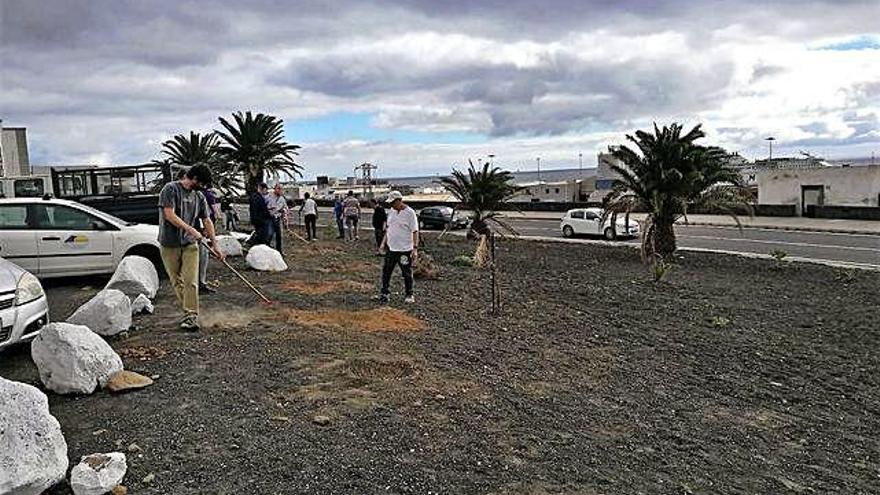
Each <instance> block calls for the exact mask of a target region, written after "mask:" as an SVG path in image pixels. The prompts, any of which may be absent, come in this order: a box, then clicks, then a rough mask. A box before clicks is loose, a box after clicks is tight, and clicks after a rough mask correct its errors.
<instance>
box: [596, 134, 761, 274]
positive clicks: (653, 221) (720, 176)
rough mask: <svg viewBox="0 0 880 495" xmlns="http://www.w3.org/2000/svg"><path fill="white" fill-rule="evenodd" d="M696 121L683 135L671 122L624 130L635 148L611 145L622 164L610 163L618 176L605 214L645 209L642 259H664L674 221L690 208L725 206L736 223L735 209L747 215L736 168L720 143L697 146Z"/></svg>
mask: <svg viewBox="0 0 880 495" xmlns="http://www.w3.org/2000/svg"><path fill="white" fill-rule="evenodd" d="M703 137H705V133H704V132H703V131H702V129H700V125H697V126H695V127H694V128H693V129H691V130H690V132H687V133H686V134H684V135H682V126H681V125H680V124H677V123H673V124H672V125H671V126H669V127H666V126H663V128H662V129H660V128H658V127H657V124H654V133H653V134H651V133H649V132H645V131H636V133H635V136H632V135H627V136H626V138H627V140H628V141H630V142H632V143H633V144H635V146H636V148H637V149H638V152H637V151H636V150H634V149H631V148H629V147H627V146H617V147H612V148H611V150H610V151H611V154H612V155H613V156H614V157H615V158H617V159H618V160H620V162H621V163H622V165H616V164H613V165H611V169H612V170H613V171H614V172H616V173H617V174H619V175H620V179H618V180H616V181H615V184H614V186H613V187H612V190H611V192H610V193H609V194H608V196H606V198H605V201H604V203H605V215H606V216H607V215H616V214H617V213H619V212H626V213H627V214H628V213H629V212H631V211H633V210H636V209H639V210H642V211H647V212H648V217H647V219H646V220H645V225H644V226H643V228H642V256H643V257H644V259H645V260H646V261H655V262H656V261H657V258H658V257H659V258H660V259H661V260H662V259H669V258H670V257H671V255H672V254H673V253H674V252H675V249H676V239H675V230H674V227H673V226H674V224H675V222H676V221H678V220H679V219H680V218H682V217H685V219H686V218H687V212H688V209H689V208H690V207H698V208H712V209H715V210H721V211H724V212H726V213H728V214H730V215H731V216H733V218H734V219H735V220H736V222H737V224H739V219H738V217H737V215H736V214H737V212H738V211H742V209H743V208H745V209H746V211H747V212H749V214H751V206H750V204H749V195H748V191H747V189H746V187H745V186H744V184H743V182H742V178H741V177H740V174H739V172H737V171H736V170H735V169H733V168H731V167H730V166H728V164H727V160H726V158H727V156H728V154H727V153H726V152H725V151H724V150H723V149H721V148H718V147H714V146H702V145H699V144H696V141H697V140H698V139H700V138H703Z"/></svg>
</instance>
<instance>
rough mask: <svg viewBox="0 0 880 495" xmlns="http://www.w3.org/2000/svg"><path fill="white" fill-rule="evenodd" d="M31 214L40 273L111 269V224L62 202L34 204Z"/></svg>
mask: <svg viewBox="0 0 880 495" xmlns="http://www.w3.org/2000/svg"><path fill="white" fill-rule="evenodd" d="M31 208H32V213H31V214H32V217H33V221H34V227H35V232H36V242H37V248H38V251H39V254H40V275H41V276H56V277H57V276H68V275H85V274H93V273H111V272H112V271H113V268H114V266H113V231H112V229H114V228H115V227H113V226H111V225H109V224H107V223H106V222H104V221H103V220H101V219H100V218H98V217H96V216H94V215H92V214H91V213H88V212H86V211H83V210H80V209H78V208H74V207H72V206H68V205H64V204H53V203H40V204H34V205H32V206H31Z"/></svg>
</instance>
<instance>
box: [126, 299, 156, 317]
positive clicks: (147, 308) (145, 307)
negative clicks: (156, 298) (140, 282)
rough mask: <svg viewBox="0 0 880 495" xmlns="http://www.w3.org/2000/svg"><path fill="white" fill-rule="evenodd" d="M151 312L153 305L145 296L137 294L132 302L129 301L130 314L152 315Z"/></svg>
mask: <svg viewBox="0 0 880 495" xmlns="http://www.w3.org/2000/svg"><path fill="white" fill-rule="evenodd" d="M153 310H154V309H153V303H152V302H151V301H150V298H149V297H147V295H146V294H139V295H138V296H137V297H136V298H134V300H133V301H131V314H133V315H137V314H140V313H150V314H152V313H153Z"/></svg>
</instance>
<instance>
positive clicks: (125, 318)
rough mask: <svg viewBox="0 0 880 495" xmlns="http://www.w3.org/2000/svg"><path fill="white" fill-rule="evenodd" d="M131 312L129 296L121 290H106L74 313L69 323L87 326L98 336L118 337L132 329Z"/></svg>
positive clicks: (68, 320)
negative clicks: (117, 335)
mask: <svg viewBox="0 0 880 495" xmlns="http://www.w3.org/2000/svg"><path fill="white" fill-rule="evenodd" d="M148 302H149V300H148ZM131 312H132V309H131V299H129V298H128V296H126V295H125V294H123V293H122V291H120V290H116V289H104V290H102V291H101V292H98V293H97V294H96V295H95V297H93V298H91V299H89V300H88V301H87V302H86V303H85V304H83V305H82V306H80V307H79V309H77V310H76V311H74V312H73V314H72V315H70V318H68V319H67V322H68V323H73V324H74V325H85V326H87V327H89V329H90V330H91V331H93V332H95V333H96V334H98V335H105V336H107V335H116V334H117V333H120V332H124V331H126V330H128V329H129V327H131Z"/></svg>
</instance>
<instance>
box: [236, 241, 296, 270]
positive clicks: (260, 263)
mask: <svg viewBox="0 0 880 495" xmlns="http://www.w3.org/2000/svg"><path fill="white" fill-rule="evenodd" d="M245 259H246V260H247V264H248V265H250V267H251V268H253V269H254V270H261V271H264V272H281V271H284V270H287V263H285V262H284V258H282V257H281V253H279V252H278V251H276V250H274V249H272V248H270V247H269V246H266V245H265V244H258V245H256V246H254V247H252V248H251V249H250V251H248V254H247V257H246V258H245Z"/></svg>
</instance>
